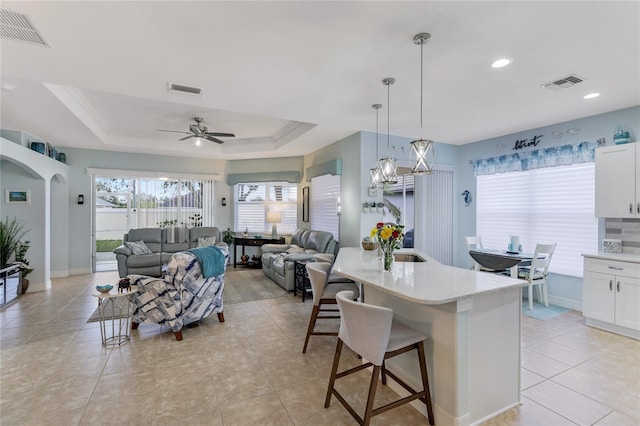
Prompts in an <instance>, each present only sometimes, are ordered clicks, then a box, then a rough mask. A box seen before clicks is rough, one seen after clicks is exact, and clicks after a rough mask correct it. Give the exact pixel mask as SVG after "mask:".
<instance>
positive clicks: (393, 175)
mask: <svg viewBox="0 0 640 426" xmlns="http://www.w3.org/2000/svg"><path fill="white" fill-rule="evenodd" d="M380 171H381V172H382V180H381V182H382V183H398V165H397V164H396V159H395V158H391V157H387V158H382V159H381V160H380Z"/></svg>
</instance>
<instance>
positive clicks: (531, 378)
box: [520, 368, 546, 390]
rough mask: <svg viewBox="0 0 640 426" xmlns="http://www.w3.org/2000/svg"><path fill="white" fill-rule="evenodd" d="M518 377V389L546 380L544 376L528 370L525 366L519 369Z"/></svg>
mask: <svg viewBox="0 0 640 426" xmlns="http://www.w3.org/2000/svg"><path fill="white" fill-rule="evenodd" d="M520 377H521V384H520V390H525V389H528V388H530V387H531V386H534V385H537V384H538V383H540V382H542V381H544V380H546V379H545V378H544V377H542V376H540V375H539V374H536V373H534V372H532V371H529V370H527V369H526V368H523V369H521V376H520Z"/></svg>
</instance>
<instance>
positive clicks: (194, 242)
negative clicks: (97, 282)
mask: <svg viewBox="0 0 640 426" xmlns="http://www.w3.org/2000/svg"><path fill="white" fill-rule="evenodd" d="M182 231H183V230H181V236H182V237H183V238H181V239H182V240H186V241H182V242H168V241H167V240H168V239H169V240H172V238H168V237H171V235H168V232H167V229H161V228H134V229H130V230H129V232H128V233H126V234H124V238H123V240H122V241H123V242H137V241H144V243H145V245H146V246H147V247H148V249H149V250H150V251H151V253H145V254H133V251H132V249H131V248H130V247H128V246H127V245H126V244H122V245H121V246H119V247H118V248H116V249H115V250H114V251H113V252H114V253H115V254H116V260H117V261H118V274H119V275H120V278H125V277H126V276H127V275H130V274H137V275H148V276H150V277H160V276H162V266H163V265H166V264H168V263H169V259H170V258H171V255H173V253H177V252H179V251H185V250H188V249H190V248H193V247H197V246H198V238H208V237H215V238H216V245H223V246H226V245H227V244H226V243H224V242H222V238H221V235H220V231H219V230H218V228H216V227H215V226H199V227H194V228H189V229H184V232H182Z"/></svg>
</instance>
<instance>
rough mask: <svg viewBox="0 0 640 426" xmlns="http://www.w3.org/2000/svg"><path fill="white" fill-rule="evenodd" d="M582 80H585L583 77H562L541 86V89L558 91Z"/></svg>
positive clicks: (573, 75) (572, 75)
mask: <svg viewBox="0 0 640 426" xmlns="http://www.w3.org/2000/svg"><path fill="white" fill-rule="evenodd" d="M584 80H585V78H583V77H579V76H577V75H575V74H571V75H569V76H566V77H562V78H559V79H557V80H554V81H550V82H549V83H545V84H543V85H542V87H546V88H547V89H551V90H560V89H566V88H568V87H571V86H574V85H576V84H578V83H582V82H583V81H584Z"/></svg>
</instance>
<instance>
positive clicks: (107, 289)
mask: <svg viewBox="0 0 640 426" xmlns="http://www.w3.org/2000/svg"><path fill="white" fill-rule="evenodd" d="M112 288H113V286H112V285H111V284H105V285H97V286H96V290H98V291H99V292H100V293H109V292H110V291H111V289H112Z"/></svg>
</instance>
